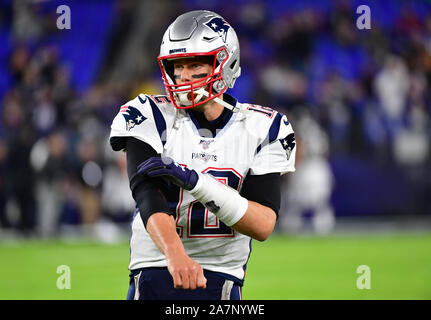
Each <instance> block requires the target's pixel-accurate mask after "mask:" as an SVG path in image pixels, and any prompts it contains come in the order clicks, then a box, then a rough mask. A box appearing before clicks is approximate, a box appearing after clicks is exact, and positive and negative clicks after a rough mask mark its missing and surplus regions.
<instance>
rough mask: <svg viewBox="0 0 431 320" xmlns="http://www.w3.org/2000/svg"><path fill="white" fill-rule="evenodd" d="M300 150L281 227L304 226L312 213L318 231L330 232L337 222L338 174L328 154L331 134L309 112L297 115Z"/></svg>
mask: <svg viewBox="0 0 431 320" xmlns="http://www.w3.org/2000/svg"><path fill="white" fill-rule="evenodd" d="M292 121H294V123H295V135H296V137H297V139H296V140H297V143H298V146H297V147H298V149H297V150H298V151H299V154H298V155H297V164H296V171H295V173H294V174H293V175H291V176H289V177H288V178H287V185H286V186H285V188H284V189H283V193H282V199H283V210H282V212H281V228H282V230H284V231H287V232H300V231H303V230H304V223H305V221H306V218H305V215H306V214H307V213H309V214H311V224H312V229H313V231H314V232H316V233H319V234H327V233H330V232H331V231H332V230H333V228H334V226H335V212H334V210H333V208H332V205H331V194H332V189H333V185H334V177H333V174H332V171H331V167H330V165H329V162H328V159H327V156H328V152H329V141H328V137H327V135H326V134H325V132H324V131H323V130H322V128H321V127H320V126H319V124H318V123H317V122H316V121H315V120H314V119H313V118H312V117H311V115H310V114H309V113H308V112H305V111H301V112H300V114H299V116H297V117H295V118H293V120H292Z"/></svg>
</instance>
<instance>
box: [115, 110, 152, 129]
mask: <svg viewBox="0 0 431 320" xmlns="http://www.w3.org/2000/svg"><path fill="white" fill-rule="evenodd" d="M120 113H121V114H122V115H123V117H124V119H125V120H126V129H127V131H130V129H132V128H133V127H135V126H137V125H140V124H141V123H142V122H144V120H145V119H147V118H145V117H144V116H143V115H142V113H141V112H140V111H139V110H138V109H136V108H134V107H131V106H122V107H121V109H120Z"/></svg>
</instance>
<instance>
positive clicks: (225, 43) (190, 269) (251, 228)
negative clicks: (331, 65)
mask: <svg viewBox="0 0 431 320" xmlns="http://www.w3.org/2000/svg"><path fill="white" fill-rule="evenodd" d="M158 62H159V65H160V68H161V72H162V76H163V80H164V85H165V87H166V90H167V93H168V95H166V96H165V95H145V94H140V95H138V96H137V97H136V98H135V99H134V100H132V101H129V102H128V103H126V104H125V105H123V106H122V107H121V109H120V111H119V113H118V115H117V116H116V117H115V119H114V121H113V123H112V126H111V135H110V143H111V146H112V148H113V149H114V150H115V151H120V150H125V152H126V154H127V171H128V176H129V179H130V188H131V191H132V195H133V198H134V199H135V201H136V212H135V215H134V218H133V222H132V236H131V240H130V246H131V251H130V253H131V257H130V264H129V269H130V270H131V274H130V287H129V292H128V299H241V287H242V285H243V281H244V275H245V269H246V265H247V261H248V259H249V256H250V251H251V239H252V238H253V239H257V240H259V241H263V240H265V239H267V238H268V236H269V235H270V234H271V232H272V231H273V229H274V225H275V222H276V219H277V215H278V211H279V209H280V177H281V175H282V174H285V173H287V172H289V171H294V170H295V168H294V165H295V153H296V148H295V138H294V133H293V129H292V126H291V124H290V123H289V121H288V119H287V118H286V116H285V115H283V114H281V113H279V112H276V111H274V110H272V109H270V108H268V107H261V106H258V105H253V104H246V103H240V102H238V101H237V100H236V99H235V98H234V97H232V96H230V95H229V94H227V93H226V90H227V89H228V88H232V87H233V86H234V83H235V81H236V79H237V78H238V77H239V76H240V73H241V68H240V48H239V42H238V38H237V35H236V33H235V31H234V30H233V28H232V27H231V26H230V25H229V24H228V23H227V22H226V21H225V20H224V19H223V18H222V17H221V16H220V15H218V14H216V13H214V12H210V11H203V10H199V11H191V12H188V13H185V14H183V15H181V16H179V17H178V18H177V19H176V20H175V21H174V22H173V23H172V24H171V25H170V26H169V28H168V29H167V31H166V32H165V35H164V37H163V40H162V44H161V48H160V55H159V58H158Z"/></svg>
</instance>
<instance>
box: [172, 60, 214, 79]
mask: <svg viewBox="0 0 431 320" xmlns="http://www.w3.org/2000/svg"><path fill="white" fill-rule="evenodd" d="M212 59H213V58H212V57H208V56H202V57H199V56H197V57H190V58H181V59H178V60H175V61H174V78H175V83H176V84H187V83H188V82H193V81H197V80H199V79H203V78H205V77H207V76H209V75H210V74H211V73H212V69H213V64H212ZM205 80H207V79H205ZM205 80H203V82H204V81H205ZM197 85H199V83H197Z"/></svg>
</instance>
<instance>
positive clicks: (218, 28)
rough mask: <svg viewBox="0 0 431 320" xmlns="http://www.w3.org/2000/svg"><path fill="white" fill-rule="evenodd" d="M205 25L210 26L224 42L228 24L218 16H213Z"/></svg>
mask: <svg viewBox="0 0 431 320" xmlns="http://www.w3.org/2000/svg"><path fill="white" fill-rule="evenodd" d="M205 25H206V26H207V27H208V28H210V29H211V30H212V31H214V32H216V33H217V34H218V36H219V37H221V38H222V39H223V42H226V37H227V32H228V30H229V28H230V26H229V25H228V24H227V22H226V21H224V20H223V19H222V18H220V17H214V18H212V19H211V20H210V21H208V22H207V23H205Z"/></svg>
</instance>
